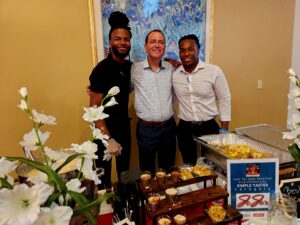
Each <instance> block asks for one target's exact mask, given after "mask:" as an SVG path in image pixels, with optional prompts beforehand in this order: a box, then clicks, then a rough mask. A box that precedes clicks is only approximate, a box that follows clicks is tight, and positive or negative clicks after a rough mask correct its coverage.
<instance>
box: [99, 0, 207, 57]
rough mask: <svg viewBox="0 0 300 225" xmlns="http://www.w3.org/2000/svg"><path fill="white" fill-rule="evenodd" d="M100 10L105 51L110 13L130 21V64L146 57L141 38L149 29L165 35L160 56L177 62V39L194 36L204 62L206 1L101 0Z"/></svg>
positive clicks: (143, 42)
mask: <svg viewBox="0 0 300 225" xmlns="http://www.w3.org/2000/svg"><path fill="white" fill-rule="evenodd" d="M101 8H102V22H103V34H104V43H105V50H106V52H107V50H108V48H109V43H108V33H109V30H110V26H109V24H108V17H109V15H110V14H111V13H112V12H113V11H121V12H124V13H125V14H126V15H127V17H128V18H129V20H130V24H129V25H130V27H131V31H132V40H131V43H132V44H131V45H132V48H131V52H130V59H131V60H132V61H141V60H143V59H145V58H146V53H145V52H144V44H145V37H146V35H147V33H148V32H149V31H151V30H153V29H161V30H162V31H163V32H164V34H165V37H166V53H165V56H164V57H170V58H172V59H174V60H178V61H179V56H178V46H177V44H178V40H179V39H180V38H181V37H182V36H184V35H187V34H195V35H197V37H198V38H199V41H200V48H201V49H200V58H201V60H202V61H205V51H206V49H205V43H206V19H207V16H208V10H207V0H193V1H191V0H102V3H101Z"/></svg>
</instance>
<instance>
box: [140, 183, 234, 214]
mask: <svg viewBox="0 0 300 225" xmlns="http://www.w3.org/2000/svg"><path fill="white" fill-rule="evenodd" d="M228 196H229V194H228V193H227V191H225V190H224V189H223V188H222V187H220V186H213V187H208V188H205V189H200V190H197V191H193V192H189V193H186V194H182V195H178V196H177V197H176V198H177V199H176V204H174V205H170V203H169V202H168V200H167V199H162V200H160V203H159V207H158V209H157V210H155V211H153V210H152V209H151V207H150V204H149V203H146V204H145V210H146V212H147V215H148V216H149V217H157V216H160V215H165V214H168V213H170V212H176V211H179V210H182V209H185V208H187V207H191V206H193V205H201V204H203V205H204V204H205V203H208V202H211V201H214V200H218V199H224V208H225V209H226V208H227V198H228ZM204 207H205V206H204Z"/></svg>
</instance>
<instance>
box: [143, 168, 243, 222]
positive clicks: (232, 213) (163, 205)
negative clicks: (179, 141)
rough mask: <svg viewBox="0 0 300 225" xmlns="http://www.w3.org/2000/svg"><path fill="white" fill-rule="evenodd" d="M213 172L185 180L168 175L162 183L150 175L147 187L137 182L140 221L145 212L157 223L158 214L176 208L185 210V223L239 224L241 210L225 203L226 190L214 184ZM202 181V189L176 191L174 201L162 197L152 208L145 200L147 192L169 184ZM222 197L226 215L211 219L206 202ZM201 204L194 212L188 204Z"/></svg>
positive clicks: (187, 183)
mask: <svg viewBox="0 0 300 225" xmlns="http://www.w3.org/2000/svg"><path fill="white" fill-rule="evenodd" d="M217 177H218V176H217V175H216V174H213V175H210V176H205V177H194V178H192V179H189V180H186V181H179V182H173V181H172V179H171V178H170V177H167V178H166V179H165V181H164V182H163V184H162V185H159V184H158V183H157V182H156V180H155V179H154V178H152V179H151V183H150V187H148V188H145V187H144V186H143V185H142V183H141V182H139V183H138V186H139V189H140V197H141V207H142V224H143V225H145V221H146V215H147V216H148V217H149V218H151V219H152V223H153V225H155V224H156V221H157V218H158V217H159V216H163V215H175V214H176V213H179V212H185V213H188V215H186V217H187V222H188V224H189V225H190V224H199V223H201V224H205V225H209V224H218V225H223V224H227V223H230V222H233V221H238V224H239V225H240V224H241V219H242V214H240V213H239V212H238V211H237V210H236V209H234V208H232V207H231V206H229V205H228V196H229V194H228V193H227V191H225V190H224V189H223V188H222V187H220V186H218V185H216V178H217ZM199 182H203V187H204V188H203V189H200V190H196V191H191V192H188V193H185V194H181V195H177V196H176V200H175V204H172V205H171V204H170V203H169V202H168V200H167V199H161V200H160V203H159V207H158V208H157V209H156V210H152V208H151V207H150V204H149V203H145V202H147V196H148V195H149V194H150V193H161V194H164V190H165V189H167V188H170V187H181V186H186V185H190V184H196V183H199ZM207 182H212V186H211V187H207ZM219 199H223V205H224V208H225V209H226V211H227V215H226V218H225V219H224V221H222V222H213V221H212V220H211V218H210V217H209V216H208V214H207V213H206V209H207V203H210V202H212V201H215V200H219ZM195 207H202V208H203V211H202V212H200V213H199V212H195V210H190V209H191V208H192V209H193V208H195Z"/></svg>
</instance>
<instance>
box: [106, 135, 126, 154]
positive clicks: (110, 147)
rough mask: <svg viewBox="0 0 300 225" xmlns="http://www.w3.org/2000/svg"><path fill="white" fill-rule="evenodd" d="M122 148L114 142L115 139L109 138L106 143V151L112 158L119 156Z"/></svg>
mask: <svg viewBox="0 0 300 225" xmlns="http://www.w3.org/2000/svg"><path fill="white" fill-rule="evenodd" d="M121 150H122V146H121V145H120V144H119V143H118V142H116V140H115V139H113V138H111V139H109V140H108V142H107V146H106V151H107V152H108V153H109V154H111V155H114V156H118V155H121Z"/></svg>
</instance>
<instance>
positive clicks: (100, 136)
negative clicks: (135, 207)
mask: <svg viewBox="0 0 300 225" xmlns="http://www.w3.org/2000/svg"><path fill="white" fill-rule="evenodd" d="M90 128H91V129H92V132H93V133H92V135H93V137H92V140H101V141H102V143H103V144H104V145H105V146H106V145H107V141H108V139H109V137H108V135H106V134H103V133H102V131H101V130H100V129H98V128H95V125H94V124H93V125H92V126H90Z"/></svg>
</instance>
